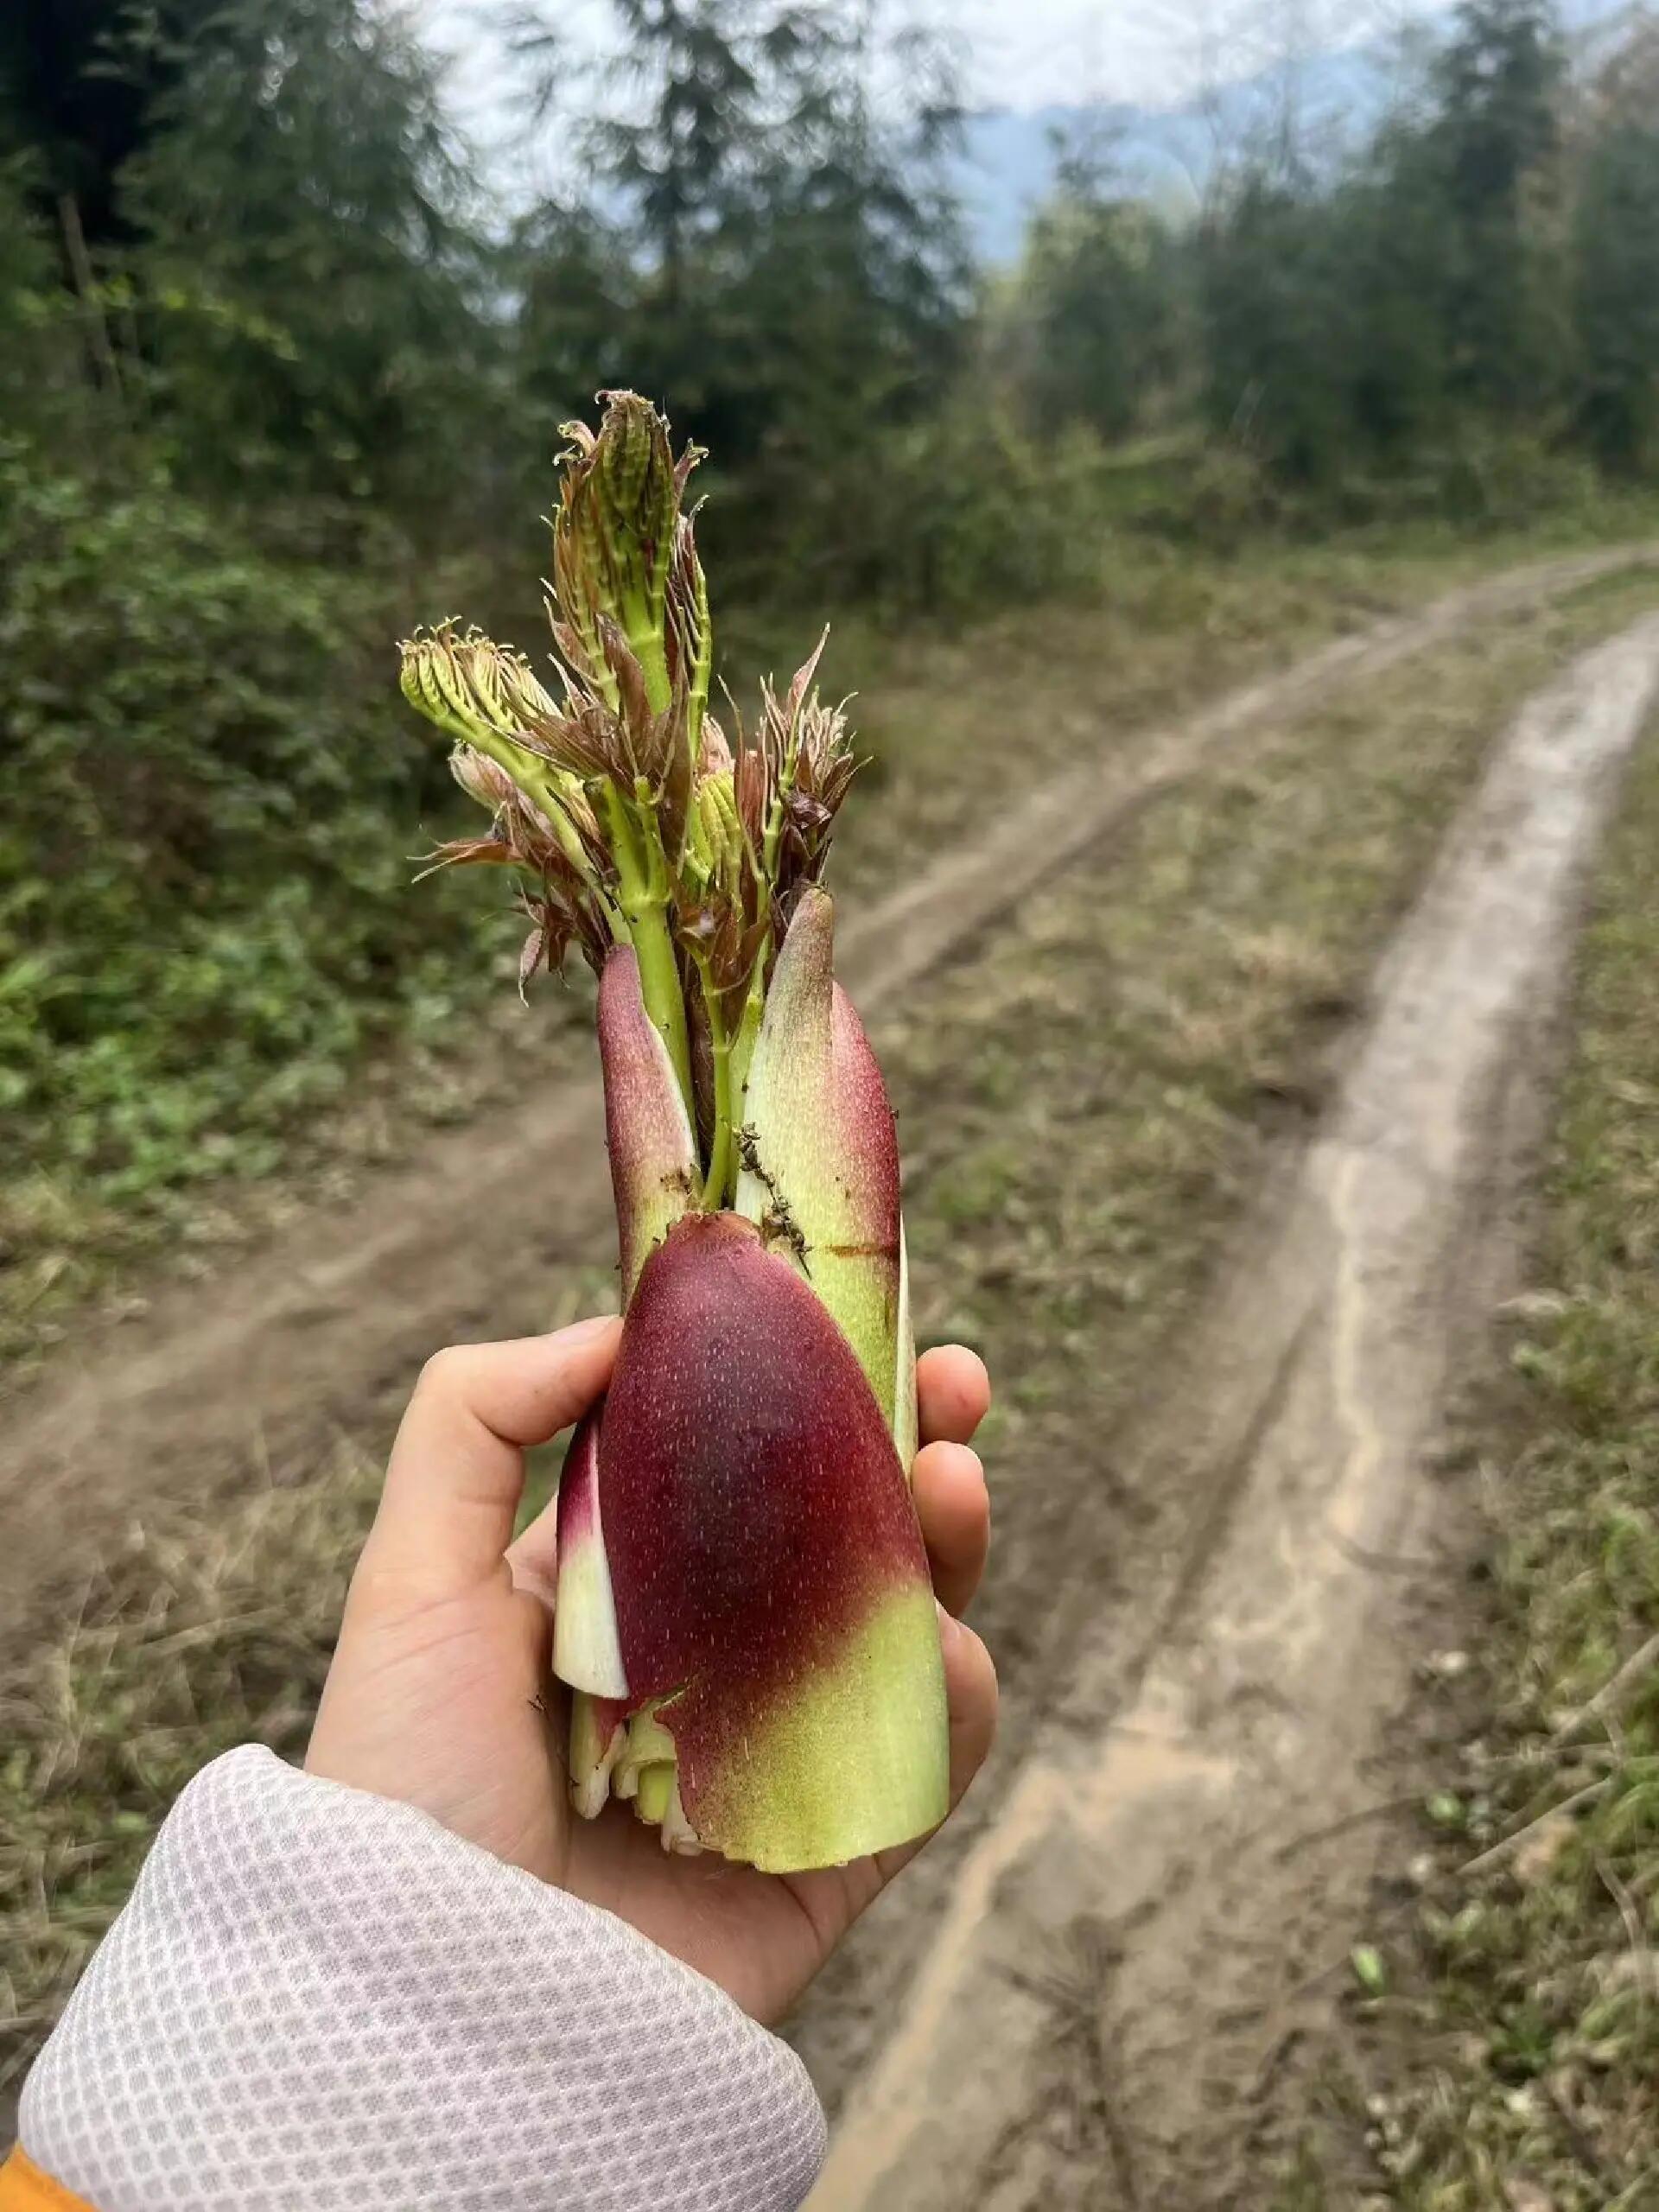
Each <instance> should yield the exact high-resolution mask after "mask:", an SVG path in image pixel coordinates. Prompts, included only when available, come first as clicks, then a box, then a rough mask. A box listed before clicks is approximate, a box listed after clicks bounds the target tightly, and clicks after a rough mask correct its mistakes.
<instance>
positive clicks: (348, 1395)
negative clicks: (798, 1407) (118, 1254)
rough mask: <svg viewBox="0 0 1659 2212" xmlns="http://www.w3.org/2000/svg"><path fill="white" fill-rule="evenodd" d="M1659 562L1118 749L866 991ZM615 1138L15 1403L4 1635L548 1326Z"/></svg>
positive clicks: (462, 1139)
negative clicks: (167, 1534) (154, 1530)
mask: <svg viewBox="0 0 1659 2212" xmlns="http://www.w3.org/2000/svg"><path fill="white" fill-rule="evenodd" d="M1655 561H1659V546H1656V545H1643V546H1627V547H1621V548H1615V549H1610V550H1604V551H1600V552H1597V553H1593V554H1588V555H1583V556H1573V557H1571V558H1567V559H1561V560H1555V561H1552V562H1548V563H1538V564H1535V565H1534V566H1532V567H1529V568H1527V569H1521V570H1516V571H1514V572H1512V573H1510V574H1508V575H1502V576H1499V577H1497V578H1494V579H1491V580H1488V581H1486V582H1483V583H1480V584H1478V585H1474V586H1472V587H1470V588H1466V589H1464V590H1461V591H1459V592H1456V593H1453V594H1450V595H1448V596H1447V597H1446V598H1444V599H1442V600H1440V601H1438V602H1436V603H1435V604H1434V605H1433V606H1431V607H1428V608H1427V609H1426V610H1424V611H1422V612H1420V613H1414V614H1412V615H1409V616H1405V617H1400V618H1395V619H1391V620H1387V621H1384V622H1382V623H1379V624H1376V625H1375V626H1371V627H1370V628H1369V629H1366V630H1364V631H1363V632H1357V633H1356V634H1354V635H1352V636H1350V637H1347V638H1344V639H1340V640H1338V642H1336V643H1335V644H1332V645H1328V646H1326V647H1325V648H1324V649H1322V650H1321V651H1319V652H1315V653H1313V654H1311V655H1310V656H1308V657H1307V658H1305V659H1303V660H1301V661H1300V662H1299V663H1297V664H1295V665H1294V666H1293V667H1292V668H1290V669H1289V670H1287V671H1285V672H1283V673H1281V674H1279V675H1276V676H1273V677H1268V678H1266V679H1265V680H1263V681H1262V682H1260V683H1255V684H1253V685H1250V686H1249V687H1247V688H1245V689H1243V690H1239V691H1236V692H1234V693H1232V694H1230V695H1229V696H1226V697H1224V699H1222V700H1220V701H1219V702H1217V703H1216V704H1214V705H1212V706H1211V707H1210V708H1209V709H1205V710H1204V711H1202V712H1201V713H1199V714H1198V715H1195V716H1193V717H1191V718H1190V719H1188V720H1187V721H1185V722H1184V723H1183V724H1182V725H1181V726H1180V727H1179V728H1176V729H1165V730H1157V729H1154V730H1150V731H1147V733H1145V734H1143V735H1141V737H1139V738H1138V739H1137V740H1136V741H1135V743H1134V744H1133V746H1120V747H1117V748H1116V749H1115V750H1113V751H1112V752H1111V753H1103V754H1102V755H1101V757H1100V758H1099V759H1097V760H1092V761H1087V762H1084V763H1083V764H1081V765H1079V766H1077V767H1076V768H1075V769H1073V770H1071V771H1069V772H1066V773H1065V774H1064V775H1061V776H1059V777H1057V778H1055V779H1052V781H1051V782H1049V783H1047V784H1046V785H1042V786H1041V787H1039V789H1038V790H1037V791H1035V792H1034V793H1033V795H1032V796H1031V798H1029V799H1027V801H1026V802H1025V803H1024V804H1022V805H1021V806H1020V807H1018V808H1016V809H1014V810H1012V811H1010V812H1008V813H1007V814H1006V815H1004V816H1003V817H1001V819H1000V820H999V821H998V822H997V823H995V824H994V825H993V827H992V829H991V830H990V832H989V833H988V835H987V836H985V837H983V838H982V839H981V840H980V841H978V842H976V844H975V845H973V846H972V847H971V848H969V849H963V850H959V851H957V852H956V853H954V854H951V855H946V856H944V858H942V859H941V860H940V861H938V862H937V863H936V864H935V865H934V866H933V867H931V868H928V869H926V870H925V871H923V872H922V873H921V874H919V875H918V878H917V879H916V880H914V881H912V883H910V884H909V885H907V886H906V887H904V888H903V889H902V890H901V891H899V892H898V893H895V894H894V895H893V896H892V897H891V898H889V899H887V900H885V901H884V902H882V903H881V904H880V905H879V906H875V907H873V908H869V909H867V910H865V912H863V913H862V914H861V916H859V917H858V918H856V919H855V921H854V922H853V923H852V925H850V926H849V928H848V929H847V930H846V931H845V932H844V934H843V939H842V960H841V965H842V971H843V973H844V974H845V975H846V976H847V977H848V979H849V982H850V983H851V985H852V987H853V988H854V990H855V993H856V994H857V995H858V996H859V997H860V999H861V1001H862V1002H863V1003H864V1005H865V1006H866V1007H867V1008H874V1007H877V1006H879V1005H880V1003H881V1002H882V1001H889V1000H892V999H893V998H895V997H896V996H898V995H900V994H902V993H903V992H904V991H905V990H906V988H907V987H908V986H909V985H910V984H911V983H912V982H914V981H915V980H916V979H917V978H918V976H921V975H923V974H925V972H926V971H927V969H929V968H931V966H933V965H934V964H936V963H938V962H939V961H941V960H943V959H944V958H946V957H950V956H951V955H952V954H954V953H957V952H958V951H960V950H962V949H963V948H964V947H965V946H967V945H969V944H971V942H972V941H973V939H974V938H975V937H976V934H977V933H978V932H980V931H982V930H983V929H984V928H985V927H986V926H987V925H988V924H989V923H991V922H992V921H994V920H995V918H996V917H997V916H998V915H999V914H1000V913H1001V912H1003V911H1005V910H1006V909H1007V907H1008V906H1011V905H1012V904H1013V903H1014V901H1015V900H1017V899H1019V898H1020V895H1021V894H1022V893H1024V892H1025V891H1026V890H1027V889H1028V888H1029V887H1031V886H1032V884H1033V882H1035V881H1036V880H1038V879H1039V877H1040V876H1041V875H1043V874H1046V873H1048V872H1049V871H1051V870H1052V869H1053V868H1055V867H1056V866H1058V865H1059V864H1060V863H1061V862H1062V861H1065V859H1067V858H1069V857H1071V856H1072V855H1077V854H1078V853H1080V852H1081V851H1083V850H1084V849H1085V848H1087V847H1088V846H1089V845H1090V843H1092V842H1094V841H1096V839H1097V838H1098V837H1099V836H1101V834H1102V833H1103V830H1105V829H1107V828H1108V827H1109V826H1110V825H1111V824H1112V823H1114V822H1115V821H1116V820H1119V819H1121V818H1122V817H1125V816H1126V815H1127V814H1128V812H1129V811H1130V810H1132V809H1133V808H1135V806H1137V805H1138V804H1141V803H1142V802H1144V801H1145V800H1146V799H1147V798H1150V797H1151V796H1152V795H1154V793H1155V792H1157V791H1160V789H1163V788H1165V787H1166V786H1167V785H1169V784H1170V783H1172V782H1173V781H1174V780H1176V779H1179V778H1180V777H1182V776H1184V775H1185V774H1187V773H1188V772H1191V771H1192V769H1193V768H1194V767H1195V766H1197V765H1198V763H1199V762H1200V761H1201V760H1203V759H1205V756H1206V755H1209V754H1211V753H1214V752H1216V751H1217V750H1218V749H1219V748H1223V747H1244V746H1246V745H1247V744H1248V742H1249V741H1251V740H1253V739H1255V738H1260V737H1262V736H1266V735H1270V734H1271V733H1272V731H1273V729H1274V727H1275V726H1276V725H1277V724H1279V723H1281V722H1282V721H1283V720H1284V719H1285V718H1286V717H1287V716H1288V715H1293V714H1294V713H1295V712H1296V711H1297V709H1300V708H1304V707H1306V705H1308V704H1309V703H1311V702H1313V701H1316V700H1318V699H1319V697H1321V696H1324V695H1325V693H1326V692H1327V691H1328V690H1331V689H1332V687H1334V686H1336V685H1338V684H1339V683H1353V682H1355V681H1359V680H1364V679H1368V678H1370V677H1376V676H1380V675H1382V674H1383V673H1384V672H1385V671H1388V670H1389V669H1390V668H1392V667H1395V666H1397V665H1399V664H1401V663H1402V662H1404V661H1405V660H1407V659H1408V658H1411V657H1413V656H1414V655H1416V654H1420V653H1422V652H1427V651H1429V650H1431V649H1432V648H1433V647H1434V646H1436V645H1440V644H1443V643H1444V642H1446V640H1448V639H1451V638H1452V637H1453V636H1455V635H1456V634H1457V633H1458V632H1460V631H1462V630H1464V629H1465V628H1467V627H1469V626H1471V625H1472V624H1474V623H1476V622H1478V621H1480V620H1484V619H1490V618H1493V617H1496V616H1498V615H1501V614H1503V613H1507V612H1512V611H1514V610H1516V609H1518V608H1524V607H1527V606H1529V605H1531V604H1535V603H1542V602H1544V601H1547V600H1548V599H1551V598H1553V597H1556V596H1559V595H1560V594H1564V593H1566V592H1568V591H1570V590H1572V589H1573V588H1577V587H1580V586H1582V585H1585V584H1587V583H1590V582H1594V581H1596V580H1597V579H1599V578H1600V577H1603V576H1606V575H1612V574H1615V573H1617V572H1618V571H1619V570H1621V569H1629V568H1631V567H1634V566H1637V565H1639V564H1642V563H1651V562H1655ZM600 1128H601V1121H600V1114H599V1106H598V1096H597V1086H596V1084H594V1082H593V1081H591V1080H574V1079H573V1080H571V1081H569V1082H568V1083H565V1084H560V1085H558V1086H556V1087H553V1088H550V1090H547V1091H546V1092H544V1094H543V1097H542V1099H541V1101H540V1102H539V1104H538V1105H537V1109H536V1110H535V1111H534V1112H533V1113H527V1112H526V1111H525V1110H524V1108H523V1106H522V1105H518V1106H515V1107H513V1108H512V1109H508V1110H504V1111H499V1112H498V1113H496V1114H494V1115H493V1116H488V1117H486V1118H485V1119H484V1120H482V1121H480V1122H476V1123H474V1124H473V1125H472V1126H471V1127H469V1128H466V1129H464V1130H459V1131H454V1132H451V1133H448V1134H446V1135H442V1136H439V1137H435V1138H434V1139H432V1140H431V1141H429V1142H427V1143H426V1144H425V1145H424V1146H423V1149H422V1152H421V1154H420V1155H419V1157H418V1158H417V1159H416V1160H414V1161H412V1162H411V1163H410V1165H409V1166H406V1167H404V1168H401V1169H398V1170H397V1171H395V1172H392V1173H386V1174H385V1175H382V1176H380V1177H378V1178H377V1179H375V1181H374V1182H373V1183H372V1185H371V1187H370V1189H369V1190H368V1191H367V1192H366V1193H365V1196H364V1198H362V1200H361V1201H360V1202H359V1203H356V1204H354V1205H352V1206H350V1207H349V1208H346V1209H344V1210H342V1211H340V1213H339V1214H337V1215H335V1216H334V1217H329V1216H327V1215H326V1214H324V1213H321V1211H313V1212H311V1213H309V1214H308V1215H307V1216H306V1217H304V1218H303V1219H302V1221H301V1222H299V1223H298V1224H296V1227H295V1228H294V1229H293V1230H291V1231H288V1232H285V1233H284V1234H283V1236H279V1237H277V1239H275V1240H273V1242H272V1243H270V1245H269V1246H268V1247H267V1248H266V1249H264V1251H263V1252H262V1253H260V1254H258V1255H256V1256H255V1257H253V1258H251V1259H250V1260H249V1261H247V1262H244V1263H241V1264H239V1265H238V1266H237V1267H236V1268H235V1269H234V1270H233V1271H232V1270H230V1269H227V1270H226V1273H225V1274H224V1275H223V1276H222V1277H220V1278H219V1279H218V1280H216V1281H213V1282H210V1283H208V1284H207V1285H190V1286H180V1287H175V1288H173V1289H170V1290H163V1291H162V1292H161V1293H160V1294H158V1295H157V1296H156V1299H155V1300H154V1301H153V1304H152V1306H151V1308H150V1310H149V1313H147V1314H146V1315H145V1316H144V1318H143V1319H142V1320H140V1321H138V1322H137V1323H133V1324H130V1325H126V1326H124V1327H123V1328H122V1329H121V1330H120V1331H119V1332H118V1333H117V1332H111V1331H108V1330H99V1329H88V1330H86V1331H85V1332H82V1333H81V1334H79V1336H78V1337H77V1338H76V1339H75V1340H74V1341H73V1344H71V1345H70V1346H68V1347H66V1348H65V1349H64V1350H63V1351H61V1352H60V1353H59V1354H58V1355H57V1356H56V1357H54V1360H53V1361H52V1362H51V1363H50V1364H49V1366H48V1370H47V1371H46V1373H45V1375H44V1376H42V1378H41V1380H40V1382H39V1383H37V1384H36V1385H35V1386H34V1387H33V1388H31V1389H29V1390H28V1391H27V1392H25V1393H23V1394H22V1395H19V1396H18V1397H17V1398H16V1399H15V1400H14V1401H13V1402H11V1403H10V1406H8V1408H6V1413H5V1421H4V1434H3V1437H0V1525H3V1527H4V1529H5V1530H6V1541H5V1544H4V1547H3V1550H0V1637H4V1635H5V1633H6V1632H7V1631H8V1630H10V1633H11V1634H12V1635H13V1636H15V1637H16V1636H24V1635H26V1634H27V1633H28V1630H29V1621H30V1619H31V1618H32V1617H34V1615H35V1611H36V1608H37V1607H38V1605H40V1604H41V1603H42V1602H43V1601H44V1600H45V1599H48V1597H49V1595H50V1592H51V1590H52V1589H53V1588H54V1586H60V1585H62V1584H64V1583H65V1582H67V1581H68V1580H72V1579H73V1578H74V1577H75V1576H76V1575H77V1574H78V1573H79V1572H81V1571H82V1570H83V1569H84V1567H85V1566H86V1563H87V1562H88V1561H89V1560H92V1558H95V1557H96V1555H97V1554H98V1553H99V1551H100V1549H103V1548H106V1547H107V1546H108V1544H109V1543H110V1542H111V1541H113V1540H114V1539H115V1538H116V1537H117V1536H118V1535H119V1533H120V1531H121V1529H123V1527H124V1525H126V1524H127V1523H129V1522H130V1521H131V1520H132V1519H133V1518H134V1517H135V1516H139V1515H141V1514H143V1512H145V1511H148V1510H152V1509H154V1508H156V1507H157V1506H162V1507H166V1506H170V1505H176V1504H179V1503H189V1502H192V1501H194V1500H196V1499H199V1498H201V1497H211V1496H213V1495H214V1494H222V1493H223V1492H225V1491H226V1490H228V1489H229V1488H231V1487H232V1486H234V1485H237V1484H240V1483H242V1482H244V1481H245V1480H246V1479H248V1478H249V1476H250V1475H251V1474H254V1475H258V1476H261V1477H263V1476H264V1472H265V1471H269V1470H275V1471H277V1473H278V1474H280V1473H281V1472H282V1471H283V1470H284V1469H286V1468H287V1467H289V1466H290V1465H296V1464H303V1463H304V1462H305V1461H306V1459H307V1458H308V1455H310V1454H313V1453H315V1451H316V1450H317V1448H318V1447H319V1446H321V1445H323V1444H325V1443H326V1442H327V1439H328V1438H329V1436H330V1435H331V1434H332V1433H339V1432H340V1431H341V1430H344V1431H346V1432H348V1433H352V1434H354V1435H363V1434H365V1433H372V1432H378V1429H379V1428H380V1427H382V1426H384V1424H385V1421H387V1420H388V1419H389V1418H390V1415H391V1411H392V1410H393V1408H395V1406H396V1404H397V1402H399V1400H400V1399H401V1396H402V1395H403V1394H404V1391H405V1390H406V1389H407V1387H408V1384H409V1381H410V1377H411V1376H412V1374H413V1372H414V1370H416V1367H417V1366H418V1364H419V1363H420V1361H421V1360H422V1359H423V1357H425V1356H426V1354H427V1353H428V1352H429V1351H430V1350H431V1349H432V1348H433V1347H434V1346H435V1345H436V1344H442V1343H443V1342H445V1341H447V1340H448V1339H451V1338H457V1337H465V1336H467V1335H479V1334H489V1335H498V1334H504V1333H508V1332H512V1331H513V1330H516V1329H525V1330H529V1329H534V1328H537V1327H540V1326H543V1325H545V1323H546V1319H547V1300H548V1296H549V1285H550V1281H555V1280H556V1277H557V1274H558V1272H559V1270H561V1269H569V1268H576V1267H581V1266H588V1265H592V1264H594V1262H601V1263H602V1262H603V1261H604V1260H605V1258H606V1257H607V1254H608V1247H609V1240H610V1227H609V1200H608V1193H607V1191H606V1189H605V1187H604V1184H603V1179H602V1178H601V1176H599V1175H598V1174H596V1173H594V1172H593V1171H592V1167H591V1162H593V1161H594V1160H595V1159H596V1158H597V1156H598V1154H597V1147H598V1144H599V1141H600ZM567 1161H573V1162H575V1163H578V1173H576V1175H575V1176H574V1177H570V1176H567V1173H566V1172H565V1167H564V1163H565V1162H567Z"/></svg>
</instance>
